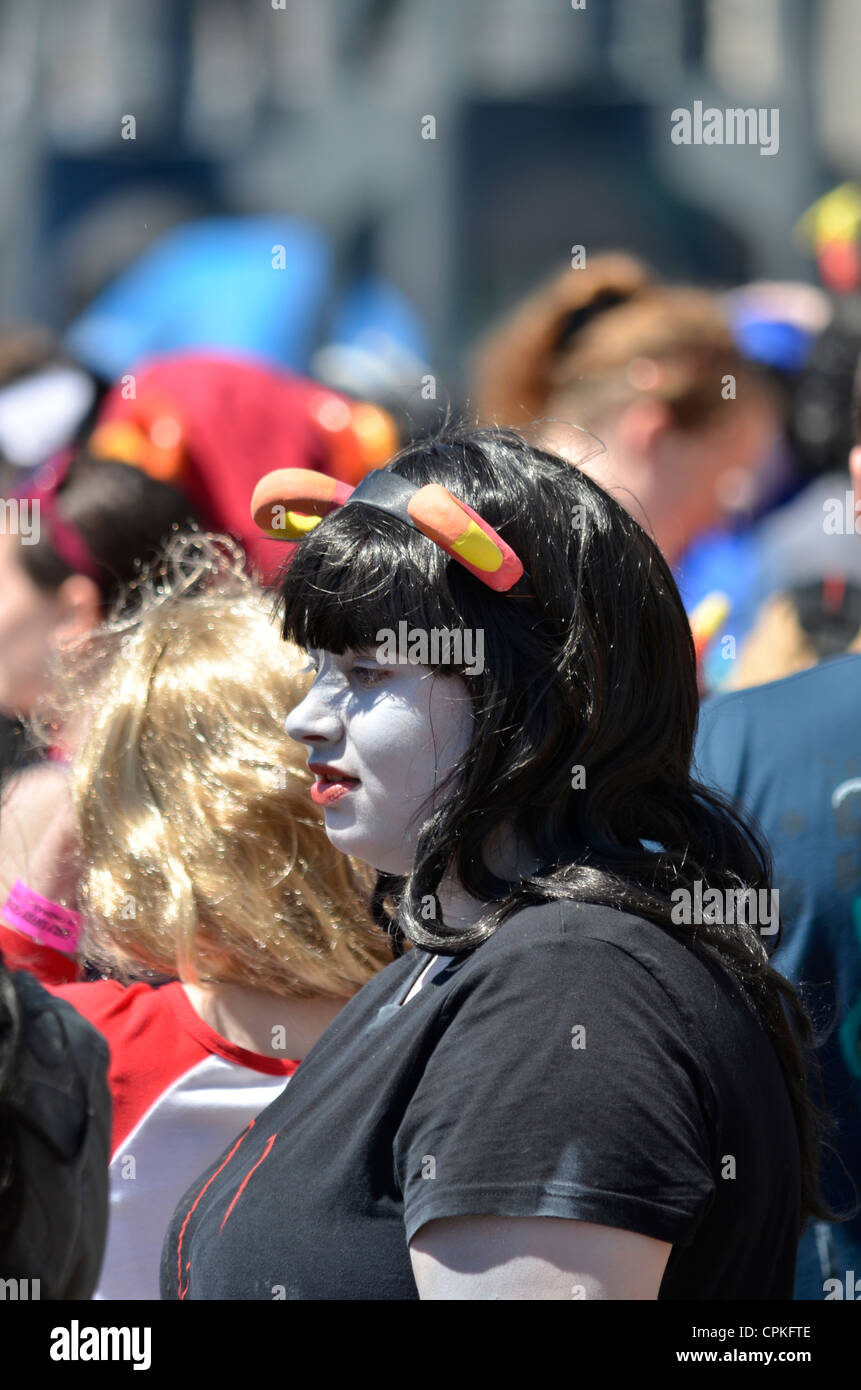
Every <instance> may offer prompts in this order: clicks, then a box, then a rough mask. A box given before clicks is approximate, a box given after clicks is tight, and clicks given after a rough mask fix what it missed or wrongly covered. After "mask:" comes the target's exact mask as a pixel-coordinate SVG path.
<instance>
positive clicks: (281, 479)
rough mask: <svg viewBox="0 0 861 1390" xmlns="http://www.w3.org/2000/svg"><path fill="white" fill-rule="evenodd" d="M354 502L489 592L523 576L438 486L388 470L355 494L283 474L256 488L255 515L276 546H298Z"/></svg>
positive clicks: (303, 471)
mask: <svg viewBox="0 0 861 1390" xmlns="http://www.w3.org/2000/svg"><path fill="white" fill-rule="evenodd" d="M354 502H358V503H362V504H364V505H365V506H366V507H375V508H376V509H377V510H378V511H382V512H386V513H387V514H388V515H389V516H394V517H397V518H398V519H399V520H400V521H403V522H405V523H406V525H407V526H412V527H413V528H414V529H415V530H417V531H421V533H422V535H424V536H427V537H428V538H429V539H430V540H432V541H434V542H435V543H436V544H437V545H438V546H439V547H440V548H441V549H442V550H444V551H445V552H446V554H447V555H450V556H451V557H452V559H453V560H457V562H458V564H461V565H463V567H464V569H467V570H469V572H470V574H474V575H475V576H476V578H477V579H480V580H481V581H482V583H483V584H486V585H487V586H488V588H490V589H494V590H496V591H498V592H501V593H504V592H506V591H507V590H509V589H512V588H513V587H514V585H515V584H516V583H517V582H518V580H519V579H520V578H521V577H522V575H523V574H524V568H523V565H522V563H521V561H520V560H519V559H518V557H517V556H516V555H515V553H514V551H513V550H512V549H511V546H510V545H508V544H507V542H506V541H504V540H503V539H502V537H501V536H500V534H499V532H498V531H495V530H494V529H493V527H492V526H490V525H489V524H488V522H486V521H485V520H484V519H483V518H482V517H480V516H479V514H478V512H476V511H473V509H472V507H469V506H467V504H466V502H461V501H460V499H459V498H457V497H455V496H454V495H453V494H452V493H451V492H449V491H448V489H447V488H444V487H442V486H441V484H439V483H427V484H425V486H424V487H416V486H415V484H413V483H410V482H407V480H406V479H405V478H401V477H399V476H398V474H397V473H392V472H390V471H389V470H387V469H385V468H378V469H374V470H373V471H372V472H370V473H368V474H366V476H365V477H364V478H363V479H362V481H361V482H360V483H359V485H358V487H355V488H352V487H349V486H348V485H347V484H346V483H341V482H338V481H337V480H336V479H335V478H330V477H327V476H326V475H325V474H323V473H314V472H312V471H311V470H310V469H307V468H279V469H277V470H276V471H275V472H273V473H267V474H266V476H265V477H264V478H261V479H260V482H259V483H258V484H257V486H256V487H255V489H254V493H253V495H252V498H251V515H252V517H253V519H254V524H255V525H256V526H257V527H259V529H260V530H261V531H263V532H264V534H265V535H267V536H271V537H272V538H273V539H274V540H280V541H298V540H301V539H302V537H303V536H305V535H307V534H308V532H309V531H312V530H313V529H314V527H315V526H317V525H318V524H319V522H320V521H321V520H322V519H323V517H324V516H328V514H329V512H332V511H334V510H335V508H336V507H344V506H348V505H352V504H353V503H354Z"/></svg>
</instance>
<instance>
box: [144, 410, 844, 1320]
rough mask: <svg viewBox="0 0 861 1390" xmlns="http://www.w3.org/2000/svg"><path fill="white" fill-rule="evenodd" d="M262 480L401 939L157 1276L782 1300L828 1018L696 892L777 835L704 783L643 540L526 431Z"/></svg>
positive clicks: (323, 784)
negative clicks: (822, 1024)
mask: <svg viewBox="0 0 861 1390" xmlns="http://www.w3.org/2000/svg"><path fill="white" fill-rule="evenodd" d="M253 507H254V509H255V515H256V517H257V519H258V523H259V524H261V525H262V526H264V527H265V528H266V529H268V530H269V531H270V533H272V534H278V535H280V536H281V537H282V538H283V539H290V540H296V539H298V538H299V537H300V536H301V537H302V539H301V541H300V543H299V544H298V545H297V546H296V548H295V550H294V551H293V552H292V555H291V557H290V562H289V564H288V566H287V568H286V569H285V573H284V578H283V586H282V599H283V611H284V635H285V637H290V638H291V639H293V640H295V641H297V642H298V643H299V645H301V646H303V647H304V648H305V650H306V651H307V652H308V653H309V656H310V661H311V665H312V667H313V668H314V669H315V671H316V678H315V680H314V682H313V685H312V687H311V690H310V692H309V693H308V695H307V696H306V698H305V699H304V700H303V701H302V703H301V704H300V705H298V706H297V707H296V708H295V709H294V710H292V711H291V712H290V714H289V716H288V730H289V732H290V733H291V734H292V735H293V736H294V738H296V739H299V740H300V741H302V742H304V743H305V744H306V745H307V747H308V749H309V766H310V768H311V770H312V771H313V772H315V773H316V781H315V783H314V785H313V788H312V795H313V797H314V800H315V801H316V802H317V803H318V804H319V805H320V806H322V808H323V810H324V814H325V820H326V830H327V834H328V835H329V838H330V839H331V841H332V843H333V844H334V845H336V846H337V847H338V848H339V849H341V850H343V851H345V852H349V853H350V854H353V855H356V856H357V857H360V858H362V859H364V860H366V862H368V863H369V864H371V865H373V866H374V867H375V868H376V869H377V871H378V876H377V883H376V889H375V892H374V896H373V909H374V914H375V916H376V918H377V920H378V921H379V922H380V923H381V924H383V925H385V926H386V928H387V930H388V931H389V932H390V934H391V936H392V939H393V941H394V943H395V948H396V951H398V952H399V956H398V958H397V959H396V960H395V961H394V962H393V963H392V964H391V965H390V966H388V967H387V968H386V969H384V970H383V971H381V972H380V974H379V975H377V976H376V978H375V979H374V980H372V981H370V982H369V983H368V984H367V985H365V986H364V987H363V988H362V989H361V990H360V991H359V993H358V994H357V995H356V996H355V998H354V999H352V1000H351V1001H350V1003H349V1004H348V1005H347V1006H346V1007H345V1008H344V1010H343V1011H342V1013H341V1014H340V1015H339V1016H338V1017H337V1019H336V1020H335V1021H334V1023H332V1024H331V1025H330V1027H329V1028H327V1030H326V1031H325V1033H324V1034H323V1035H322V1037H321V1038H320V1039H319V1041H318V1042H317V1044H316V1046H315V1047H314V1048H313V1049H312V1051H311V1052H310V1053H309V1054H308V1056H307V1057H306V1058H305V1060H304V1062H303V1064H302V1067H301V1068H300V1069H299V1071H298V1072H297V1075H296V1077H295V1078H294V1079H293V1081H292V1082H291V1085H290V1087H289V1088H288V1090H287V1092H285V1093H284V1094H283V1095H282V1096H281V1097H279V1098H278V1099H277V1100H276V1101H275V1102H274V1103H273V1104H272V1105H270V1106H269V1108H268V1109H267V1110H265V1111H264V1112H263V1113H262V1114H261V1115H260V1116H259V1117H258V1120H257V1122H256V1124H255V1126H254V1128H253V1129H249V1130H247V1131H246V1132H245V1133H244V1134H243V1135H241V1136H240V1137H239V1138H238V1139H237V1141H236V1142H235V1144H234V1145H233V1146H232V1147H231V1149H230V1150H229V1151H228V1152H226V1153H225V1154H223V1155H222V1156H221V1158H220V1159H219V1160H218V1162H217V1163H215V1164H214V1165H213V1167H212V1168H211V1169H210V1170H209V1171H208V1172H207V1173H204V1174H202V1175H201V1176H200V1178H199V1179H198V1180H197V1181H196V1182H195V1183H194V1184H193V1185H192V1187H191V1188H190V1189H189V1190H188V1192H187V1193H186V1195H185V1197H184V1198H183V1200H182V1201H181V1202H180V1204H179V1207H178V1208H177V1210H176V1213H175V1215H174V1219H173V1222H172V1224H171V1226H170V1228H169V1230H168V1233H167V1237H166V1241H165V1246H164V1251H163V1259H162V1294H163V1296H164V1297H168V1298H264V1299H271V1298H273V1297H274V1298H290V1299H326V1300H340V1299H349V1300H352V1299H416V1298H422V1299H428V1298H431V1299H433V1298H442V1299H464V1298H466V1299H488V1298H502V1299H569V1298H616V1299H618V1298H622V1299H655V1298H661V1299H677V1298H680V1297H685V1298H696V1299H712V1298H718V1299H725V1298H733V1297H755V1298H764V1297H765V1298H790V1297H791V1295H792V1283H793V1273H794V1264H795V1251H796V1246H797V1242H798V1236H799V1232H800V1229H801V1225H802V1222H803V1221H804V1219H805V1218H806V1216H807V1215H808V1214H809V1213H810V1212H817V1211H824V1207H823V1205H822V1202H821V1199H820V1197H819V1193H818V1188H817V1169H818V1142H819V1139H818V1130H817V1122H816V1116H815V1112H814V1110H813V1108H812V1105H811V1102H810V1100H809V1097H808V1095H807V1092H806V1089H805V1085H804V1081H803V1079H802V1078H803V1075H804V1072H803V1065H802V1059H801V1053H800V1048H801V1046H805V1047H806V1045H807V1044H809V1041H810V1025H809V1022H808V1020H807V1018H806V1015H805V1014H804V1012H803V1010H802V1009H801V1006H800V1004H799V1003H798V1001H797V999H796V996H795V994H794V991H793V990H792V988H791V986H789V985H788V984H787V982H786V981H785V980H783V979H782V978H781V977H780V976H778V975H777V974H776V973H775V972H774V971H772V969H771V967H770V966H769V964H768V959H767V956H766V953H765V950H764V948H763V946H762V944H761V941H760V938H759V936H758V934H757V932H756V930H755V928H754V927H753V926H752V925H750V924H749V923H746V922H742V921H740V922H739V923H736V922H735V921H733V922H732V923H729V922H724V921H722V920H716V919H715V917H714V916H713V915H710V914H702V912H701V905H702V902H703V898H704V895H705V890H708V889H717V890H719V892H720V894H721V896H723V895H724V894H725V893H726V891H727V890H729V889H731V888H734V887H737V886H738V885H745V886H750V887H752V888H757V889H758V888H760V887H767V886H768V883H769V878H768V864H767V854H766V852H765V850H764V849H763V847H762V846H761V845H760V844H759V842H758V841H757V839H756V837H755V835H754V834H753V833H752V832H751V831H750V830H749V829H748V828H747V827H746V826H744V825H743V824H742V823H741V822H740V821H739V820H738V819H737V818H736V816H735V815H734V814H733V813H731V812H730V811H728V810H727V809H726V808H725V807H724V806H723V804H722V803H720V802H719V801H718V800H716V799H715V798H714V797H713V796H712V795H711V794H710V793H708V792H707V791H706V789H705V788H703V787H701V786H699V784H697V783H695V782H694V781H692V779H691V774H690V758H691V746H692V740H693V734H694V728H695V724H696V715H697V690H696V676H695V661H694V653H693V646H692V642H691V637H690V630H689V628H688V625H687V622H686V619H685V615H684V610H683V608H682V605H681V602H680V599H679V596H678V592H677V590H676V587H675V584H674V582H673V579H672V577H671V574H670V572H669V570H668V568H667V566H666V563H665V562H664V561H663V559H662V558H661V556H660V554H659V552H658V551H657V549H656V547H655V546H654V544H653V542H652V541H651V540H649V538H648V537H647V536H646V535H645V534H644V532H643V531H642V530H641V529H640V527H639V526H638V524H637V523H636V521H635V520H634V519H633V518H631V517H630V516H629V515H628V514H627V512H625V511H624V510H623V508H622V507H621V506H620V505H619V504H617V503H616V502H615V501H614V500H613V499H612V498H610V497H608V496H607V495H606V494H605V493H604V492H603V491H602V490H601V489H600V488H599V487H598V486H597V485H596V484H595V483H594V482H592V481H591V480H590V479H589V478H588V477H587V476H586V475H585V474H583V473H582V472H580V471H579V470H577V469H576V468H572V467H570V466H569V465H568V464H567V463H565V462H563V461H562V460H560V459H558V458H556V457H555V456H553V455H551V454H548V453H546V452H544V451H540V450H536V449H533V448H530V447H529V446H528V445H527V444H526V443H525V442H524V441H523V440H522V439H521V438H520V437H519V436H518V435H516V434H514V433H512V432H504V433H503V432H497V431H480V432H474V433H464V434H459V435H453V436H451V437H449V438H446V439H441V440H437V441H434V442H432V443H430V444H425V445H422V446H417V447H415V448H413V449H411V450H408V451H406V452H405V453H404V454H402V455H400V456H398V458H396V459H395V460H394V461H393V463H391V464H390V465H388V467H387V468H386V469H383V470H380V471H378V472H376V473H372V474H370V475H369V476H368V477H367V478H366V479H365V480H363V482H362V483H361V484H360V486H359V488H357V489H356V490H355V491H353V492H351V491H350V490H349V489H347V488H343V487H336V486H335V485H334V484H332V483H330V482H329V480H323V481H322V482H321V481H320V479H319V478H316V479H315V477H314V475H309V474H306V473H304V472H303V471H302V470H283V471H282V472H280V473H276V474H272V475H270V476H269V477H268V478H267V479H264V480H263V481H262V482H261V484H260V485H259V486H258V489H257V492H256V494H255V499H254V503H253ZM321 517H322V518H323V519H322V520H319V518H321ZM575 518H576V523H575ZM572 523H574V524H572ZM479 631H480V632H481V635H482V642H481V648H480V649H481V650H482V651H483V652H484V653H486V661H485V662H482V663H481V664H480V669H476V668H475V663H472V667H471V669H468V666H467V663H466V662H465V661H464V660H460V659H456V658H457V653H458V652H459V653H460V656H461V657H462V656H463V655H464V651H465V650H466V647H467V643H466V641H465V640H463V641H460V642H458V641H457V640H456V639H457V638H458V636H460V637H464V635H465V634H466V633H467V632H471V633H473V634H475V633H477V632H479ZM395 633H397V634H399V638H398V642H397V643H395V645H394V646H393V645H392V637H393V634H395ZM444 633H447V634H448V636H447V638H446V640H445V641H444V642H443V641H442V638H441V636H440V634H444ZM402 637H404V638H406V639H408V640H404V641H402V640H401V638H402ZM442 648H444V650H442ZM471 649H472V650H476V649H477V644H472V647H471ZM452 652H454V654H455V655H454V657H452ZM685 904H687V908H688V910H687V911H686V910H685ZM771 939H773V937H772V938H771ZM407 941H408V942H410V943H412V945H413V946H414V947H415V949H414V950H410V951H407V952H406V953H404V952H403V946H404V943H405V942H407ZM784 1006H785V1007H786V1008H787V1009H788V1010H789V1012H790V1014H791V1016H792V1020H793V1028H794V1029H795V1030H796V1031H795V1032H793V1029H792V1028H790V1025H789V1023H788V1022H787V1019H786V1017H785V1015H784V1012H783V1009H784ZM796 1035H797V1036H798V1037H800V1038H801V1039H802V1040H803V1041H802V1043H801V1044H799V1043H798V1042H797V1041H796ZM721 1155H723V1156H726V1155H731V1156H732V1159H733V1169H734V1174H733V1175H734V1177H735V1181H734V1182H731V1183H730V1182H726V1181H722V1178H724V1177H726V1173H725V1171H723V1170H722V1168H721V1161H722V1160H721V1158H720V1157H719V1156H721Z"/></svg>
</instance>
